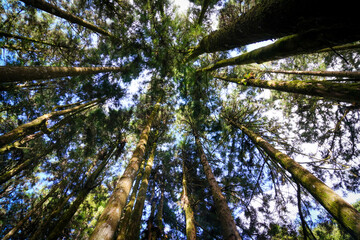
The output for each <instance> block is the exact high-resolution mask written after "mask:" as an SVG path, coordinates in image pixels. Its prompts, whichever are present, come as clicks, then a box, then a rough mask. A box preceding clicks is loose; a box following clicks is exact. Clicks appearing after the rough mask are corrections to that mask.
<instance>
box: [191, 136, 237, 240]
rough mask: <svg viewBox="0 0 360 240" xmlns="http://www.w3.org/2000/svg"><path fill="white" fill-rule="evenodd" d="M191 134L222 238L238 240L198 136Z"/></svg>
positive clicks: (229, 213)
mask: <svg viewBox="0 0 360 240" xmlns="http://www.w3.org/2000/svg"><path fill="white" fill-rule="evenodd" d="M193 134H194V137H195V144H196V146H197V148H198V153H199V155H200V161H201V164H202V165H203V167H204V172H205V175H206V179H207V180H208V182H209V185H210V189H211V193H212V196H213V199H214V203H215V208H216V212H217V214H218V216H219V220H220V223H221V229H222V234H223V237H224V239H225V240H239V239H241V237H240V234H239V232H238V231H237V228H236V224H235V221H234V219H233V217H232V215H231V212H230V209H229V206H228V205H227V202H226V198H225V197H224V195H223V194H222V192H221V188H220V187H219V185H218V183H217V182H216V179H215V176H214V174H213V172H212V170H211V167H210V165H209V162H208V161H207V158H206V155H205V152H204V150H203V148H202V144H201V142H200V138H199V135H198V133H197V131H196V130H195V129H193Z"/></svg>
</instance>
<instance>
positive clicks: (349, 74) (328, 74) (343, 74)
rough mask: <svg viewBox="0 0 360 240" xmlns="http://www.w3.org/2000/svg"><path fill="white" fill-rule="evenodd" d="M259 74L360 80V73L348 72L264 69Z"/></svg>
mask: <svg viewBox="0 0 360 240" xmlns="http://www.w3.org/2000/svg"><path fill="white" fill-rule="evenodd" d="M259 72H263V73H282V74H294V75H310V76H321V77H346V78H360V72H347V71H297V70H281V69H264V70H259Z"/></svg>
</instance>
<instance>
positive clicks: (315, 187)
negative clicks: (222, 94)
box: [227, 119, 360, 239]
mask: <svg viewBox="0 0 360 240" xmlns="http://www.w3.org/2000/svg"><path fill="white" fill-rule="evenodd" d="M227 120H228V121H229V123H230V124H232V125H233V126H235V127H237V128H239V129H240V130H241V131H243V132H244V133H245V134H246V135H247V136H248V137H249V138H250V139H251V140H252V141H253V142H254V144H255V145H256V146H257V147H259V148H261V149H262V150H264V151H265V152H266V153H267V154H268V155H269V156H270V157H271V158H272V159H273V160H274V161H276V162H278V163H279V164H280V165H281V166H282V167H283V168H284V169H286V170H287V171H288V172H289V173H291V175H292V177H293V178H294V179H295V181H296V182H298V183H299V184H301V185H302V186H303V187H304V188H305V189H306V190H307V191H308V192H309V193H310V194H311V195H312V196H313V197H314V198H315V199H316V200H317V201H318V202H319V203H320V204H321V205H322V206H323V207H324V208H325V209H326V210H327V211H328V212H329V213H330V214H331V215H332V216H333V217H334V218H335V219H336V220H337V221H338V222H339V223H340V224H341V225H342V226H343V227H344V228H345V229H346V230H347V231H348V232H349V233H350V234H351V235H352V236H353V237H354V238H355V239H360V213H359V212H358V211H357V210H356V209H355V208H354V207H353V206H351V205H350V204H349V203H347V202H346V201H345V200H344V199H342V198H341V197H340V196H339V195H337V194H336V193H335V192H334V191H333V190H332V189H331V188H329V187H328V186H326V185H325V184H324V183H323V182H322V181H320V180H319V179H318V178H317V177H315V176H314V175H313V174H312V173H310V172H309V171H308V170H307V169H305V168H304V167H303V166H301V165H300V164H299V163H297V162H296V161H295V160H293V159H292V158H290V157H289V156H287V155H286V154H284V153H282V152H280V151H279V150H277V149H276V148H274V147H273V146H272V145H271V144H270V143H268V142H267V141H265V140H264V139H263V138H261V137H260V136H259V135H257V134H255V133H254V132H252V131H251V130H249V129H248V128H246V127H245V126H244V125H241V124H239V123H237V122H235V121H233V120H232V119H227Z"/></svg>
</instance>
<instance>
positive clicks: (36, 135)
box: [0, 109, 85, 154]
mask: <svg viewBox="0 0 360 240" xmlns="http://www.w3.org/2000/svg"><path fill="white" fill-rule="evenodd" d="M82 110H85V109H81V110H80V111H82ZM73 114H76V113H73ZM70 120H74V119H73V118H71V116H67V117H65V118H64V119H61V120H60V121H59V122H58V123H56V124H55V125H54V126H52V127H51V128H46V131H43V129H40V131H39V132H37V133H34V134H31V135H28V136H26V137H24V138H22V139H20V140H18V141H15V142H13V143H10V144H8V145H5V146H3V147H1V148H0V154H3V153H5V152H6V151H10V150H12V149H14V148H18V147H20V146H21V145H24V144H25V143H27V142H30V141H32V140H34V139H37V138H39V137H41V136H42V135H44V134H45V133H47V134H49V133H51V132H53V131H55V130H56V129H59V128H60V127H62V126H64V125H65V124H66V123H69V122H70Z"/></svg>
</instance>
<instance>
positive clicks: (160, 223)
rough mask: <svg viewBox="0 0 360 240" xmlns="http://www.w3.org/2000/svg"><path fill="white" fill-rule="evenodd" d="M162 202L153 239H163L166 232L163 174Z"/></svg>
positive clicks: (161, 186)
mask: <svg viewBox="0 0 360 240" xmlns="http://www.w3.org/2000/svg"><path fill="white" fill-rule="evenodd" d="M160 191H161V193H160V203H159V205H158V211H157V214H156V219H155V223H156V227H157V231H156V232H153V233H152V237H153V239H159V238H160V239H163V238H162V236H163V234H164V224H163V213H164V200H165V186H164V179H163V176H161V183H160Z"/></svg>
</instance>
